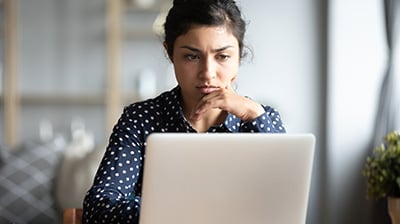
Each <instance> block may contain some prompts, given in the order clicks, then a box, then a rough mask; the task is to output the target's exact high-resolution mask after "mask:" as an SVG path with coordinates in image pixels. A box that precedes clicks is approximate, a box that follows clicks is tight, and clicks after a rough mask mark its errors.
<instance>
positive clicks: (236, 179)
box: [140, 133, 315, 224]
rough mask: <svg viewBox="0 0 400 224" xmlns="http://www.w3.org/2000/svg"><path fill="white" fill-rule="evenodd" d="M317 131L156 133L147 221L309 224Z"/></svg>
mask: <svg viewBox="0 0 400 224" xmlns="http://www.w3.org/2000/svg"><path fill="white" fill-rule="evenodd" d="M314 145H315V137H314V135H312V134H254V133H252V134H244V133H242V134H227V133H219V134H187V133H179V134H178V133H175V134H173V133H163V134H151V135H150V136H149V137H148V139H147V146H146V157H145V160H144V176H143V189H142V206H141V212H140V224H159V223H163V224H239V223H240V224H243V223H245V224H259V223H260V224H261V223H262V224H266V223H267V224H304V223H305V222H306V213H307V205H308V198H309V189H310V183H311V172H312V164H313V156H314Z"/></svg>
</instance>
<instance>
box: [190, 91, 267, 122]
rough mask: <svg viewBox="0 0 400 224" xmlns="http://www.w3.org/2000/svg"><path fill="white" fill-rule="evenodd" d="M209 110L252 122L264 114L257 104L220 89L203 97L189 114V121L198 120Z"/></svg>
mask: <svg viewBox="0 0 400 224" xmlns="http://www.w3.org/2000/svg"><path fill="white" fill-rule="evenodd" d="M210 109H220V110H223V111H226V112H229V113H231V114H234V115H235V116H236V117H238V118H240V119H241V120H244V121H250V120H253V119H255V118H257V117H258V116H260V115H261V114H263V113H264V112H265V111H264V108H263V107H262V106H261V105H260V104H259V103H256V102H254V101H252V100H251V99H249V98H246V97H244V96H241V95H238V94H237V93H236V92H235V91H233V90H232V89H231V88H221V89H220V90H217V91H214V92H212V93H209V94H207V95H205V96H204V97H203V98H202V99H201V100H200V101H199V102H198V104H197V105H196V107H195V108H194V110H193V111H192V113H191V114H190V119H193V120H199V119H201V117H202V115H203V114H204V113H206V112H207V111H208V110H210Z"/></svg>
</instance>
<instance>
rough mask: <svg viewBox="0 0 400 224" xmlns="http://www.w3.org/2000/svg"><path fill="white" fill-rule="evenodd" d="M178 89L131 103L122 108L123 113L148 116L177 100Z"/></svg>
mask: <svg viewBox="0 0 400 224" xmlns="http://www.w3.org/2000/svg"><path fill="white" fill-rule="evenodd" d="M178 92H179V87H175V88H173V89H171V90H169V91H165V92H162V93H161V94H160V95H158V96H156V97H154V98H150V99H146V100H142V101H138V102H135V103H132V104H130V105H128V106H126V107H125V108H124V113H129V114H149V113H156V112H157V111H160V110H162V109H163V108H165V106H166V105H169V104H172V102H175V101H177V99H178Z"/></svg>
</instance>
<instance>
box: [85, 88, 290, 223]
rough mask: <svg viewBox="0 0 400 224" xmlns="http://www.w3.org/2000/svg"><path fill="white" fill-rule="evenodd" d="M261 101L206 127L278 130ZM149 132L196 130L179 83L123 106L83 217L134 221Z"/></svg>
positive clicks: (273, 112)
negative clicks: (243, 116)
mask: <svg viewBox="0 0 400 224" xmlns="http://www.w3.org/2000/svg"><path fill="white" fill-rule="evenodd" d="M263 107H264V110H265V113H264V114H262V115H260V116H259V117H257V118H256V119H254V120H252V121H248V122H244V121H242V120H240V119H239V118H238V117H236V116H235V115H233V114H228V115H227V117H226V119H225V121H224V122H223V123H221V124H220V125H218V126H214V127H211V128H210V129H209V130H208V131H207V132H209V133H213V132H228V133H238V132H264V133H284V132H285V128H284V127H283V125H282V121H281V118H280V115H279V113H278V112H277V111H276V110H275V109H273V108H271V107H269V106H264V105H263ZM153 132H196V130H195V129H193V128H192V127H191V125H190V124H189V122H188V121H187V120H186V119H185V117H184V116H183V110H182V107H181V105H180V87H179V86H177V87H175V88H174V89H172V90H171V91H168V92H164V93H162V94H161V95H159V96H158V97H156V98H154V99H149V100H146V101H142V102H138V103H134V104H131V105H129V106H127V107H125V109H124V111H123V113H122V115H121V117H120V119H119V120H118V122H117V124H116V125H115V126H114V129H113V132H112V134H111V136H110V140H109V144H108V146H107V149H106V152H105V154H104V157H103V159H102V161H101V164H100V166H99V169H98V170H97V173H96V176H95V179H94V183H93V186H92V187H91V188H90V189H89V191H88V192H87V194H86V196H85V199H84V202H83V210H84V211H83V223H138V218H139V212H140V199H141V183H142V179H141V178H142V168H143V158H144V153H145V146H146V139H147V137H148V136H149V134H151V133H153Z"/></svg>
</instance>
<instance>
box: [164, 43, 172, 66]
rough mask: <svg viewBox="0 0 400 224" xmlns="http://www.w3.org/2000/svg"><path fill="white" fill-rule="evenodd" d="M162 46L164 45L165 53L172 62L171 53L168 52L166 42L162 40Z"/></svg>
mask: <svg viewBox="0 0 400 224" xmlns="http://www.w3.org/2000/svg"><path fill="white" fill-rule="evenodd" d="M163 46H164V49H165V53H166V54H167V55H168V58H169V60H171V62H173V60H172V57H171V55H169V54H168V45H167V42H165V41H164V43H163Z"/></svg>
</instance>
